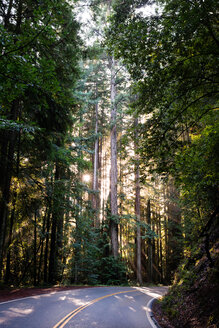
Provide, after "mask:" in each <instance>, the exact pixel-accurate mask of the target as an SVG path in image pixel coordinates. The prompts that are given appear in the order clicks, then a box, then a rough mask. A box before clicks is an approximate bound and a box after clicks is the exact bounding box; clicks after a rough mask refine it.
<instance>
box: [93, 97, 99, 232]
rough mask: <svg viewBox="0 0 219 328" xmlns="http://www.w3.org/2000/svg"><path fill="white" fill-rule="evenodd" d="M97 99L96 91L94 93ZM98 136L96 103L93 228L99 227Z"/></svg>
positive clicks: (96, 107) (96, 106)
mask: <svg viewBox="0 0 219 328" xmlns="http://www.w3.org/2000/svg"><path fill="white" fill-rule="evenodd" d="M96 97H97V91H96ZM97 134H98V103H96V104H95V135H96V138H95V144H94V168H93V191H94V194H93V195H92V206H93V209H94V210H95V218H94V226H95V227H99V219H98V213H97V211H98V197H99V196H98V194H97V191H98V189H99V186H98V169H99V138H98V137H97Z"/></svg>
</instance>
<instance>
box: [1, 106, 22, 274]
mask: <svg viewBox="0 0 219 328" xmlns="http://www.w3.org/2000/svg"><path fill="white" fill-rule="evenodd" d="M18 113H19V102H18V101H16V100H15V101H14V102H13V104H12V107H11V112H10V113H9V114H8V119H10V120H14V121H15V120H17V117H18ZM17 134H18V133H17V132H16V131H3V132H2V135H1V137H2V142H1V162H0V171H1V179H0V189H1V200H0V279H1V275H2V264H3V257H4V246H5V237H6V236H5V234H6V226H7V221H8V204H9V201H10V188H11V179H12V170H13V164H14V154H15V145H16V138H17Z"/></svg>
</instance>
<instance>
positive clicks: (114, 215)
mask: <svg viewBox="0 0 219 328" xmlns="http://www.w3.org/2000/svg"><path fill="white" fill-rule="evenodd" d="M110 67H111V173H110V192H111V222H110V234H111V250H112V255H113V256H114V257H117V256H118V223H117V220H118V202H117V129H116V119H117V106H116V72H115V59H114V57H111V58H110Z"/></svg>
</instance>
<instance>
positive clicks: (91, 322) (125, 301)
mask: <svg viewBox="0 0 219 328" xmlns="http://www.w3.org/2000/svg"><path fill="white" fill-rule="evenodd" d="M166 291H167V287H150V288H149V287H135V288H131V287H95V288H88V289H76V290H68V291H63V292H52V293H50V294H44V295H37V296H31V297H27V298H23V299H19V300H14V301H9V302H2V303H0V327H1V328H64V327H65V328H93V327H95V328H151V327H152V326H151V324H150V318H149V320H148V315H147V313H148V308H147V306H148V303H149V301H150V300H151V299H152V298H154V297H160V296H161V295H163V294H164V293H165V292H166Z"/></svg>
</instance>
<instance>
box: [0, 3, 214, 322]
mask: <svg viewBox="0 0 219 328" xmlns="http://www.w3.org/2000/svg"><path fill="white" fill-rule="evenodd" d="M0 49H1V50H0V281H1V285H7V286H26V285H27V286H42V285H45V286H47V285H49V284H50V285H55V284H64V285H70V284H76V285H77V284H88V285H98V284H103V285H111V284H112V285H122V284H124V285H125V284H134V285H136V284H138V285H142V284H148V283H153V284H165V285H171V284H173V282H175V284H177V282H178V283H179V282H180V281H181V280H182V281H184V282H185V281H186V280H187V281H188V280H190V282H191V281H192V279H194V280H195V279H196V278H195V276H194V277H193V278H191V272H190V271H189V270H190V269H189V268H191V265H196V266H197V265H199V261H200V259H203V257H205V259H206V261H207V262H206V263H208V270H210V271H209V272H211V270H213V271H212V272H214V273H215V272H216V271H217V270H218V262H219V260H218V257H216V255H215V254H216V253H218V239H217V238H218V225H217V224H218V212H219V208H218V199H219V192H218V163H219V152H218V145H219V134H218V130H219V123H218V83H219V79H218V54H219V29H218V3H217V1H216V0H189V1H187V0H181V1H178V0H126V1H123V0H102V1H100V0H80V1H77V0H72V1H70V0H69V1H68V0H35V1H31V0H2V1H1V4H0ZM216 245H217V247H216ZM206 265H207V264H206ZM200 270H201V269H200ZM217 272H218V271H217ZM209 274H210V275H211V273H209ZM179 284H180V283H179ZM206 327H207V326H206Z"/></svg>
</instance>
